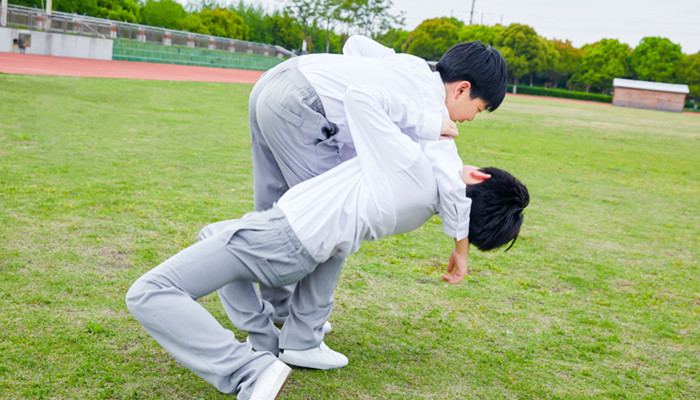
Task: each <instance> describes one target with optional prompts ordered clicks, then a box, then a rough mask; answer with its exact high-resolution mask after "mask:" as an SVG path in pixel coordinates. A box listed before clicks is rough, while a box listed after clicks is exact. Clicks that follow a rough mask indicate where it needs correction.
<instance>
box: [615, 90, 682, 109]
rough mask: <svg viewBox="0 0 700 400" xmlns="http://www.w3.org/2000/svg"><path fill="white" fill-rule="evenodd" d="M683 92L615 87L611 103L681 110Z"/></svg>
mask: <svg viewBox="0 0 700 400" xmlns="http://www.w3.org/2000/svg"><path fill="white" fill-rule="evenodd" d="M684 104H685V94H683V93H670V92H659V91H655V90H642V89H629V88H623V87H616V88H615V93H614V94H613V105H614V106H620V107H632V108H644V109H649V110H661V111H674V112H682V111H683V106H684Z"/></svg>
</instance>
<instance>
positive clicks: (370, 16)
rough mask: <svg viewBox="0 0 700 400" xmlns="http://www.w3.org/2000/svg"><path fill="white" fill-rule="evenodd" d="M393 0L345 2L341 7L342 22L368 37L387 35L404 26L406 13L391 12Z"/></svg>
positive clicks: (347, 0)
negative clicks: (393, 29) (389, 31)
mask: <svg viewBox="0 0 700 400" xmlns="http://www.w3.org/2000/svg"><path fill="white" fill-rule="evenodd" d="M393 5H394V3H393V1H392V0H345V1H344V2H343V5H342V7H341V20H342V21H344V22H345V23H347V24H348V25H350V26H355V27H357V29H358V30H359V32H360V33H362V34H363V35H366V36H372V35H378V34H382V33H385V32H386V31H388V30H389V29H392V28H398V27H400V26H403V24H404V20H405V17H404V14H405V13H404V12H403V11H401V12H399V13H398V14H393V13H391V12H390V10H391V7H392V6H393Z"/></svg>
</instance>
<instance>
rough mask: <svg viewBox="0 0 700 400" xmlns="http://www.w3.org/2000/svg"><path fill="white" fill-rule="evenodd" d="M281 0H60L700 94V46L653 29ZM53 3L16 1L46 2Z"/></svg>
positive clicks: (580, 86)
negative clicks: (582, 41)
mask: <svg viewBox="0 0 700 400" xmlns="http://www.w3.org/2000/svg"><path fill="white" fill-rule="evenodd" d="M278 1H280V4H281V5H283V7H282V8H281V9H280V10H275V11H273V12H271V13H267V12H266V11H265V10H264V9H263V8H262V6H260V5H257V6H255V5H250V4H246V3H244V2H243V1H242V0H241V1H239V2H238V3H237V4H235V5H229V6H225V5H222V4H220V3H218V2H217V0H199V2H192V3H189V5H188V6H187V7H185V6H183V5H182V4H180V3H178V2H176V1H174V0H140V1H138V0H53V9H54V10H56V11H64V12H69V13H77V14H82V15H89V16H95V17H99V18H109V19H113V20H118V21H126V22H132V23H140V24H144V25H150V26H157V27H164V28H169V29H177V30H184V31H188V32H195V33H201V34H206V35H214V36H222V37H229V38H233V39H241V40H250V41H254V42H260V43H268V44H276V45H279V46H282V47H285V48H287V49H290V50H292V51H296V52H297V53H302V52H311V53H313V52H330V53H339V52H341V51H342V47H343V44H344V43H345V40H346V39H347V38H348V37H349V36H350V35H351V34H355V33H360V34H364V35H367V36H370V37H373V38H374V39H375V40H377V41H378V42H380V43H382V44H384V45H385V46H387V47H391V48H393V49H394V50H396V51H397V52H405V53H410V54H414V55H417V56H419V57H422V58H425V59H427V60H438V59H439V58H440V56H441V55H442V54H443V53H444V52H445V51H446V50H447V49H449V48H450V47H451V46H452V45H453V44H455V43H457V42H461V41H472V40H479V41H481V42H483V43H484V44H487V45H491V46H493V47H494V48H496V49H498V50H499V51H500V52H501V54H503V57H504V58H505V59H506V63H507V65H508V72H509V75H510V77H509V78H510V79H511V82H512V83H513V86H514V88H517V85H518V84H522V83H523V82H524V83H526V84H529V85H539V86H545V87H552V88H557V87H565V88H568V89H572V90H582V91H586V92H598V93H609V92H610V90H611V89H612V81H613V79H614V78H630V79H639V80H645V81H656V82H669V83H684V84H688V85H689V87H690V92H691V93H690V97H693V98H695V99H700V52H699V53H695V54H690V55H686V54H683V53H682V51H681V47H680V45H678V44H675V43H673V42H671V41H670V40H669V39H666V38H661V37H652V36H650V37H645V38H643V39H642V40H641V41H640V42H639V44H637V46H636V47H634V48H632V47H630V46H629V45H628V44H625V43H621V42H620V41H619V40H617V39H602V40H600V41H599V42H596V43H593V44H587V45H584V46H582V47H580V48H576V47H574V46H573V45H572V44H571V42H570V41H569V40H558V39H546V38H544V37H542V36H539V35H538V34H537V32H536V31H535V30H534V29H533V28H532V27H530V26H527V25H523V24H511V25H508V26H502V25H495V26H485V25H467V24H465V23H464V22H462V21H460V20H458V19H456V18H433V19H428V20H425V21H423V22H422V23H421V24H420V25H419V26H418V27H416V28H415V29H414V30H413V31H406V30H404V29H403V28H402V26H403V24H404V17H403V15H402V13H392V12H391V7H392V6H393V3H392V0H278ZM44 2H45V0H10V3H13V4H18V5H24V6H30V7H38V8H41V7H42V6H43V4H44Z"/></svg>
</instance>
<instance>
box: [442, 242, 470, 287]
mask: <svg viewBox="0 0 700 400" xmlns="http://www.w3.org/2000/svg"><path fill="white" fill-rule="evenodd" d="M467 257H468V254H462V253H460V252H458V251H457V249H455V250H452V254H450V260H449V262H448V264H447V273H446V274H444V275H442V277H441V278H440V279H441V280H442V281H445V282H447V283H451V284H457V283H460V282H462V280H464V277H465V276H466V275H467V271H468V269H469V267H468V265H467Z"/></svg>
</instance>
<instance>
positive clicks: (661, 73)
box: [629, 36, 683, 82]
mask: <svg viewBox="0 0 700 400" xmlns="http://www.w3.org/2000/svg"><path fill="white" fill-rule="evenodd" d="M682 60H683V53H682V52H681V46H680V45H679V44H675V43H672V42H671V41H670V40H669V39H666V38H660V37H651V36H649V37H645V38H643V39H642V40H641V41H640V42H639V45H637V47H635V48H634V50H632V53H631V54H630V57H629V66H630V69H631V70H632V72H633V74H634V77H635V78H637V79H639V80H643V81H654V82H674V81H675V76H674V75H675V73H676V70H677V69H678V65H679V64H680V63H681V61H682Z"/></svg>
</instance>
